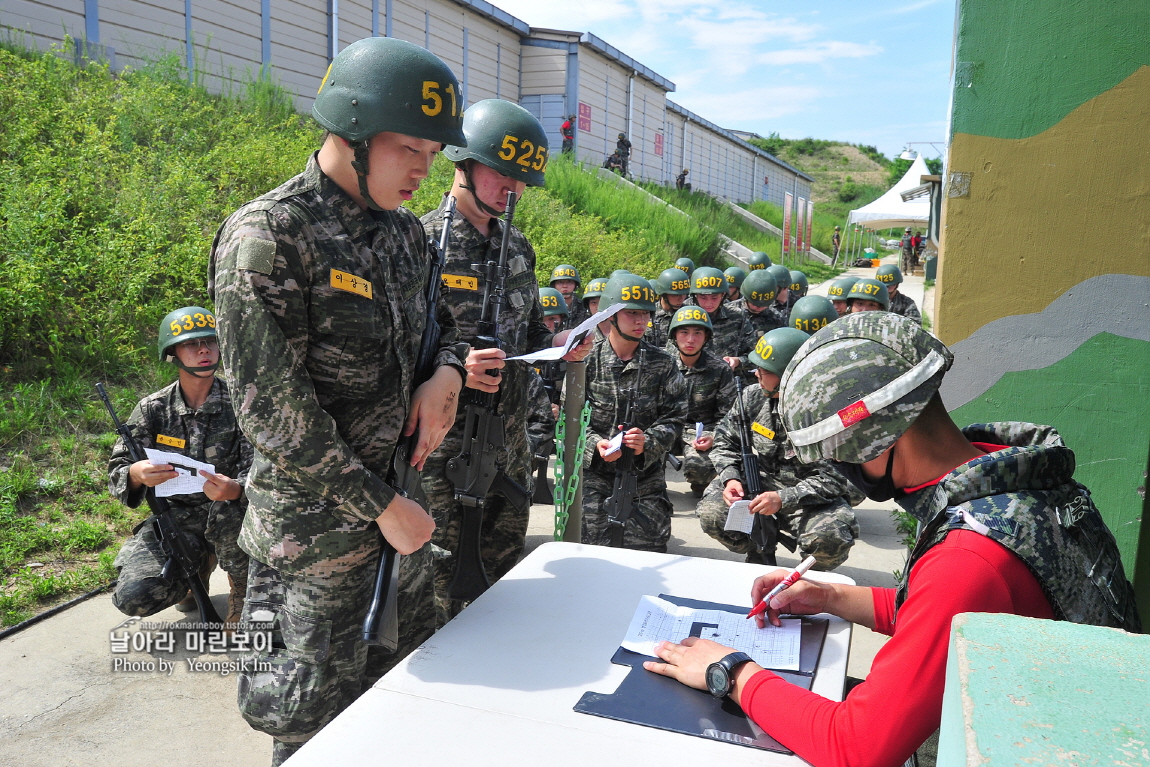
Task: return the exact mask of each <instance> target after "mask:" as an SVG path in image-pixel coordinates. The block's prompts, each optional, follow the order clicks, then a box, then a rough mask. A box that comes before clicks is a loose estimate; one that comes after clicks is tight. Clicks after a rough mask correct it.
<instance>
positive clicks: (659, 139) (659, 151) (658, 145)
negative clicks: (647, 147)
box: [655, 133, 663, 157]
mask: <svg viewBox="0 0 1150 767" xmlns="http://www.w3.org/2000/svg"><path fill="white" fill-rule="evenodd" d="M655 155H656V156H658V157H662V156H663V134H662V133H656V134H655Z"/></svg>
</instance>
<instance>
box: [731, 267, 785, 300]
mask: <svg viewBox="0 0 1150 767" xmlns="http://www.w3.org/2000/svg"><path fill="white" fill-rule="evenodd" d="M740 290H741V291H742V294H743V298H744V299H746V301H747V303H748V304H750V305H751V306H758V307H767V306H770V305H771V304H772V303H774V300H775V299H776V298H777V297H778V295H779V283H778V282H776V281H775V275H773V274H771V273H770V272H768V271H767V270H766V269H759V270H758V271H755V272H751V273H750V274H748V275H747V279H745V280H743V287H742V288H740Z"/></svg>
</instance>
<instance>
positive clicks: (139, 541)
mask: <svg viewBox="0 0 1150 767" xmlns="http://www.w3.org/2000/svg"><path fill="white" fill-rule="evenodd" d="M159 336H160V343H159V352H160V360H161V361H167V362H172V363H175V365H176V367H177V368H179V376H178V378H177V380H176V381H175V382H173V383H172V384H170V385H169V386H165V387H164V388H163V389H160V390H159V391H158V392H155V393H154V394H149V395H148V396H147V397H144V398H143V399H142V400H140V401H139V403H138V404H137V405H136V407H135V409H134V410H132V414H131V415H130V416H129V417H128V418H127V420H126V421H125V424H126V425H127V427H128V428H129V429H130V430H131V432H132V435H133V436H134V437H135V438H136V441H137V442H138V443H139V444H140V446H141V447H143V448H151V449H155V450H161V451H163V452H165V453H174V454H176V455H177V456H186V457H188V458H190V459H191V460H193V461H199V462H201V463H209V464H212V465H213V466H214V467H215V469H216V470H215V472H214V473H212V474H207V473H204V474H203V477H204V478H205V479H206V481H205V482H204V487H203V490H202V491H200V492H196V493H188V494H180V495H173V496H170V497H169V498H168V502H169V503H170V505H171V506H172V512H173V513H174V514H175V515H176V518H177V519H178V520H179V524H180V528H181V530H182V531H183V534H184V536H185V540H186V541H187V542H188V544H189V547H190V548H192V550H194V551H199V552H201V553H202V555H203V559H202V564H203V568H202V569H201V571H200V578H201V580H203V582H204V584H205V585H207V583H208V576H209V575H211V572H212V570H213V569H215V566H216V561H217V558H218V560H219V564H220V566H221V567H222V568H223V569H224V570H225V571H227V573H228V583H229V585H230V587H231V588H230V592H229V594H228V613H227V617H225V618H224V622H225V623H228V624H232V625H235V624H236V623H237V622H238V621H239V620H240V615H241V613H242V611H243V605H244V595H245V592H246V590H247V582H248V555H247V554H246V553H245V552H244V551H243V549H241V548H240V546H239V542H238V540H237V539H238V538H239V534H240V526H241V525H242V524H243V521H244V511H245V509H246V507H247V499H246V498H245V497H244V482H245V481H246V479H247V474H248V469H249V468H250V467H251V463H252V446H251V444H250V443H249V442H248V441H247V439H245V438H244V435H243V433H242V432H241V431H240V428H239V425H238V424H237V423H236V415H235V412H234V411H233V410H232V403H231V399H230V397H229V394H228V386H227V384H226V383H224V381H223V379H221V378H217V377H216V375H215V373H216V370H217V369H218V368H219V365H220V348H219V345H218V344H217V341H216V317H215V315H214V314H212V313H211V312H209V311H208V310H207V309H204V308H203V307H199V306H185V307H183V308H182V309H176V310H175V311H174V312H171V313H170V314H168V316H166V317H164V319H163V320H162V321H161V322H160V333H159ZM183 473H184V474H185V475H186V473H187V472H183ZM176 476H177V472H176V471H175V470H174V468H173V467H172V465H171V464H168V463H160V464H157V465H154V466H153V465H152V463H151V462H150V461H148V460H143V461H137V462H135V463H133V462H132V459H131V456H130V455H129V453H128V448H127V446H125V445H124V442H123V440H120V439H118V440H116V444H115V446H114V447H113V448H112V458H111V460H110V461H109V462H108V483H109V486H110V488H111V491H112V495H113V496H115V497H116V498H118V499H119V500H120V502H121V503H123V504H124V505H125V506H128V507H129V508H133V509H134V508H136V507H138V506H139V505H140V502H141V501H142V500H144V493H145V492H146V490H147V488H149V487H161V486H162V485H163V483H165V482H167V481H168V480H171V479H174V478H175V477H176ZM166 559H167V557H166V556H165V555H164V553H163V551H162V549H161V547H160V542H159V541H158V540H157V539H156V536H155V533H154V532H153V530H152V526H151V525H143V526H142V527H140V529H139V531H138V532H137V533H136V534H135V535H134V536H133V537H131V538H129V539H128V540H127V541H126V542H125V543H124V545H123V547H121V549H120V552H119V554H117V555H116V561H115V565H116V570H117V573H118V577H117V580H116V588H115V590H114V591H113V592H112V604H114V605H115V606H116V608H117V609H118V610H120V612H122V613H124V614H125V615H138V616H146V615H153V614H155V613H157V612H159V611H160V610H163V609H165V608H167V607H171V606H172V605H175V606H176V609H177V610H179V611H180V612H188V611H189V610H192V609H194V608H195V606H196V600H195V598H194V597H192V596H191V593H190V592H189V591H188V587H187V585H186V584H185V583H184V582H183V581H181V580H176V579H171V580H165V579H164V578H163V577H162V576H161V570H162V567H163V564H164V562H165V561H166ZM185 595H186V596H185ZM181 600H182V601H181Z"/></svg>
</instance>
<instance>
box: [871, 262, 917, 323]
mask: <svg viewBox="0 0 1150 767" xmlns="http://www.w3.org/2000/svg"><path fill="white" fill-rule="evenodd" d="M874 278H875V279H876V280H878V281H879V282H881V283H882V284H883V285H886V292H887V297H888V298H889V299H890V301H889V303H888V305H887V311H890V312H894V313H895V314H901V315H902V316H903V317H910V318H911V319H912V320H914V321H915V322H917V323H918V324H919V325H921V324H922V315H921V314H919V311H918V304H916V303H915V302H914V299H913V298H910V297H908V296H907V295H906V294H905V293H903V292H902V291H901V290H899V285H901V284H902V271H901V270H900V269H899V268H898V267H897V266H895V265H894V264H883V265H882V266H880V267H879V268H878V270H877V271H876V272H875V275H874Z"/></svg>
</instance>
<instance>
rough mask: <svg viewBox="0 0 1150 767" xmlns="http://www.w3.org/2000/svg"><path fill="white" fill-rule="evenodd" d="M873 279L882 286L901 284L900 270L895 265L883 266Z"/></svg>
mask: <svg viewBox="0 0 1150 767" xmlns="http://www.w3.org/2000/svg"><path fill="white" fill-rule="evenodd" d="M874 278H875V279H876V280H878V281H879V282H881V283H882V284H883V285H900V284H902V270H901V269H899V268H898V265H897V264H883V265H882V266H880V267H879V268H878V271H876V272H875V275H874Z"/></svg>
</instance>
